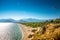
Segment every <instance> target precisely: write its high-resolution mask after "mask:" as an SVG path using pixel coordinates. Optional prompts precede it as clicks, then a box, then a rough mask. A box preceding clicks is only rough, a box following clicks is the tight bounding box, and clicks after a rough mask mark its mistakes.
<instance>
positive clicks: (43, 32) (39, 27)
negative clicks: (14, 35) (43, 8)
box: [22, 19, 60, 40]
mask: <svg viewBox="0 0 60 40" xmlns="http://www.w3.org/2000/svg"><path fill="white" fill-rule="evenodd" d="M22 24H23V25H26V26H29V27H32V28H36V29H32V32H33V33H34V34H32V35H29V36H28V37H30V38H31V37H33V38H32V39H31V40H60V19H55V20H50V21H45V22H24V23H22Z"/></svg>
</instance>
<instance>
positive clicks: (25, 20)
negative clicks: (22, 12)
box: [19, 18, 45, 22]
mask: <svg viewBox="0 0 60 40" xmlns="http://www.w3.org/2000/svg"><path fill="white" fill-rule="evenodd" d="M42 21H45V20H40V19H32V18H28V19H21V20H19V22H42Z"/></svg>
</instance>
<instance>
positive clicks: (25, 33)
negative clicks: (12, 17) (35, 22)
mask: <svg viewBox="0 0 60 40" xmlns="http://www.w3.org/2000/svg"><path fill="white" fill-rule="evenodd" d="M19 26H20V28H21V31H22V40H31V39H32V38H28V36H29V35H30V34H33V32H31V31H32V28H31V27H27V26H25V25H23V24H19Z"/></svg>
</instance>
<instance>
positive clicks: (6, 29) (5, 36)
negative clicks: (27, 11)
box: [0, 23, 22, 40]
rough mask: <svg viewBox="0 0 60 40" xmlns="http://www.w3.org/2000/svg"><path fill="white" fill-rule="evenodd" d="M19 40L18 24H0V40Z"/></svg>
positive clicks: (20, 35) (20, 34)
mask: <svg viewBox="0 0 60 40" xmlns="http://www.w3.org/2000/svg"><path fill="white" fill-rule="evenodd" d="M2 24H3V25H2ZM21 39H22V32H21V29H20V27H19V25H18V24H16V23H0V40H21Z"/></svg>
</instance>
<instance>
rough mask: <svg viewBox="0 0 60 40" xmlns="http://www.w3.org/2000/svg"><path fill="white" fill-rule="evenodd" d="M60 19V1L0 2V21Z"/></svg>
mask: <svg viewBox="0 0 60 40" xmlns="http://www.w3.org/2000/svg"><path fill="white" fill-rule="evenodd" d="M3 18H4V19H8V18H12V19H16V20H18V19H24V18H37V19H55V18H60V0H0V19H3Z"/></svg>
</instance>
